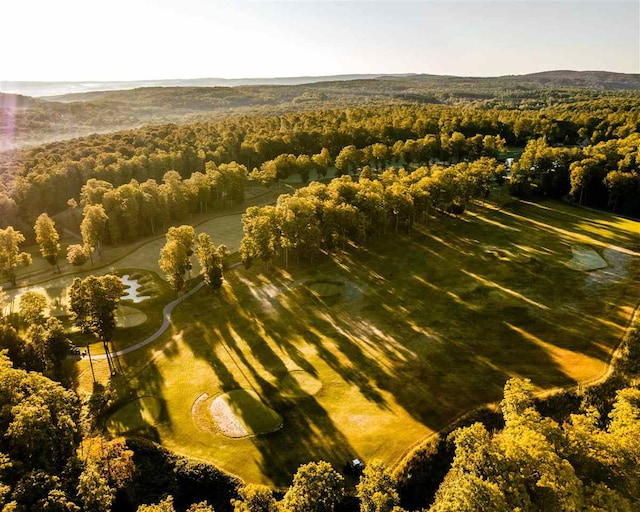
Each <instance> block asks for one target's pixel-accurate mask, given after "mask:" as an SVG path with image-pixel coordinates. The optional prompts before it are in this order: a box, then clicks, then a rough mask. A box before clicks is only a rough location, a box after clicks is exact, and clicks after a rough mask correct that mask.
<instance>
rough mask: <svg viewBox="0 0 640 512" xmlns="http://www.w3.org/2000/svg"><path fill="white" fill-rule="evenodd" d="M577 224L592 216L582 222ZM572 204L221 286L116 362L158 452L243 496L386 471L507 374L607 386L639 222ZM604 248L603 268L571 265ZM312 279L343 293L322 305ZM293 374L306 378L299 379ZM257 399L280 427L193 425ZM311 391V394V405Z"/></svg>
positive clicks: (485, 213)
mask: <svg viewBox="0 0 640 512" xmlns="http://www.w3.org/2000/svg"><path fill="white" fill-rule="evenodd" d="M583 214H584V215H583ZM600 218H601V221H602V223H603V225H607V226H609V227H608V228H607V230H606V231H602V232H597V233H596V232H593V230H589V229H585V227H584V222H595V221H596V218H595V214H593V213H592V212H584V211H583V210H579V209H576V208H571V207H569V206H566V205H564V204H557V203H552V202H546V203H543V204H536V203H530V204H527V203H511V204H507V205H504V206H498V205H495V204H493V205H488V207H486V208H482V207H480V206H474V207H473V210H472V211H471V212H470V213H469V214H468V215H465V216H463V217H461V218H455V217H450V216H446V215H439V216H438V217H437V218H435V219H431V220H430V222H429V223H428V224H427V225H426V226H423V227H419V228H418V229H417V230H416V231H414V232H413V233H411V234H410V235H407V236H402V237H397V238H396V237H394V238H392V239H389V238H388V237H386V238H381V239H379V240H372V241H371V243H370V244H368V245H367V247H366V249H359V250H354V251H352V252H348V253H344V254H339V255H336V256H335V257H334V258H332V259H328V258H327V259H324V260H322V261H321V262H320V263H316V264H315V265H313V266H310V265H309V266H300V267H292V268H290V269H288V271H287V272H284V271H282V272H280V271H277V270H273V271H272V272H271V273H268V274H264V273H263V272H262V266H261V265H256V267H255V268H253V269H251V270H250V271H245V270H244V269H238V270H236V271H234V272H228V273H227V275H226V283H225V285H224V286H223V288H222V289H221V290H219V291H217V292H212V291H210V290H206V289H205V290H203V291H202V292H199V293H198V294H196V295H194V296H193V297H191V298H190V299H188V300H186V301H185V302H184V303H183V304H181V305H180V306H178V307H177V308H176V310H175V312H174V315H173V317H172V329H171V330H170V331H169V332H167V333H166V334H165V335H164V336H163V337H162V338H161V339H160V340H159V341H158V342H156V343H153V344H152V345H150V346H148V347H145V348H144V349H142V350H140V351H137V352H134V353H131V354H129V355H127V356H126V357H123V358H121V361H120V363H121V364H122V371H124V372H125V375H126V378H127V380H128V382H129V383H130V385H131V386H132V387H133V388H134V389H137V390H138V392H139V394H142V395H153V396H157V397H159V398H161V399H162V401H163V404H164V405H165V407H166V415H163V416H162V418H163V421H160V422H157V423H156V425H155V426H156V428H157V432H158V435H159V438H160V440H161V441H162V443H163V444H164V445H166V446H167V447H169V448H171V449H174V450H176V451H178V452H180V453H183V454H188V455H191V456H195V457H200V458H204V459H207V460H211V461H213V462H215V463H216V464H218V465H220V466H221V467H223V468H224V469H226V470H228V471H231V472H232V473H234V474H237V475H239V476H240V477H242V478H244V479H246V480H247V481H250V482H260V483H268V484H276V485H287V484H288V483H289V482H290V476H291V474H292V473H293V472H295V470H296V468H297V467H298V465H299V464H301V463H304V462H307V461H309V460H317V459H325V460H329V461H330V462H332V463H333V464H334V465H335V466H336V467H342V465H343V464H344V462H345V461H346V460H348V459H349V458H353V457H356V456H357V457H359V458H362V459H364V460H365V461H367V460H371V459H373V458H379V459H382V460H383V461H385V462H387V463H393V462H394V461H396V460H397V459H398V458H400V457H401V456H402V454H403V453H405V452H406V451H407V450H408V449H409V448H410V447H411V446H412V445H413V444H414V443H416V442H418V441H419V440H420V439H422V438H424V437H425V436H427V435H429V434H430V433H432V432H433V431H435V430H438V429H440V428H442V427H443V426H444V425H445V424H446V423H448V422H449V421H451V420H452V419H453V418H455V417H456V416H458V415H459V414H461V413H463V412H465V411H467V410H469V409H470V408H472V407H474V406H477V405H480V404H483V403H486V402H489V401H494V400H497V399H499V398H500V396H501V394H502V388H503V385H504V382H505V381H506V380H507V379H508V378H510V377H513V376H520V377H527V378H531V379H532V380H533V382H534V384H535V385H536V386H538V387H539V388H551V387H555V386H564V385H570V384H572V383H575V382H579V381H586V380H591V379H594V378H597V377H598V376H599V375H601V374H602V373H603V372H604V371H605V369H606V367H607V364H608V361H609V357H610V353H611V351H612V350H613V348H614V347H615V346H616V345H617V343H618V341H619V339H620V337H621V336H622V334H623V332H624V329H625V328H626V325H627V322H628V320H629V316H630V314H631V312H632V311H633V308H634V307H635V305H636V303H637V300H638V296H639V295H640V279H639V277H640V264H639V260H640V258H639V257H638V256H635V254H636V253H637V252H638V250H639V247H638V245H639V244H640V240H639V233H640V224H639V223H633V222H631V221H624V222H619V221H618V220H617V218H616V217H614V216H610V215H605V214H602V215H600ZM576 244H585V245H588V246H589V247H593V248H595V249H596V250H597V251H598V252H599V254H601V255H602V257H603V258H604V259H605V260H607V262H608V263H609V267H608V268H606V269H603V270H596V271H594V272H584V271H578V270H573V269H571V268H569V267H568V266H567V265H566V262H567V261H569V260H571V258H572V247H573V246H574V245H576ZM309 283H331V284H335V283H343V284H341V286H340V288H341V290H342V293H340V294H338V295H337V296H335V298H333V299H332V300H331V301H328V302H327V301H319V300H317V296H315V295H314V294H311V293H309V288H308V284H309ZM292 375H296V376H300V378H292V377H291V376H292ZM239 389H246V390H251V391H252V392H254V393H255V394H256V396H258V397H259V399H260V401H261V402H262V403H264V404H265V405H266V406H268V407H270V408H271V409H273V410H274V411H276V412H277V413H278V414H280V415H281V416H282V418H283V420H284V426H283V428H282V429H281V430H278V431H277V432H274V433H271V434H265V435H260V436H256V437H251V438H246V439H229V438H228V437H225V436H223V435H222V434H220V433H219V432H206V431H204V432H203V430H202V429H201V428H198V425H197V424H196V421H194V418H193V417H192V413H191V412H192V406H193V404H194V402H195V401H196V400H197V399H198V397H200V396H201V395H202V394H203V393H206V394H208V395H209V396H215V395H217V394H220V393H228V392H232V391H234V390H239ZM311 391H313V392H311Z"/></svg>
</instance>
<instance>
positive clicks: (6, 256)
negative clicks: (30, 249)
mask: <svg viewBox="0 0 640 512" xmlns="http://www.w3.org/2000/svg"><path fill="white" fill-rule="evenodd" d="M24 241H25V238H24V236H23V235H22V233H20V231H16V230H15V229H13V227H12V226H9V227H8V228H6V229H0V272H1V273H2V274H3V275H4V276H5V277H6V278H7V279H9V281H10V282H11V284H12V285H14V286H15V285H16V277H17V272H18V268H19V267H26V266H27V265H30V264H31V255H30V254H29V253H26V252H20V244H21V243H23V242H24Z"/></svg>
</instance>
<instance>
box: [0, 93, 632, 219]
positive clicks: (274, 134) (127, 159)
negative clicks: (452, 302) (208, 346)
mask: <svg viewBox="0 0 640 512" xmlns="http://www.w3.org/2000/svg"><path fill="white" fill-rule="evenodd" d="M639 110H640V109H639V108H638V103H637V101H634V99H633V98H632V97H628V96H627V95H624V94H621V95H611V97H608V98H606V99H591V100H588V101H579V102H574V103H571V104H565V103H562V102H559V103H557V104H555V105H552V106H549V107H547V108H544V109H542V110H537V109H526V108H525V109H513V108H505V107H496V108H487V107H480V106H477V105H476V106H474V105H469V104H465V105H433V104H431V105H415V104H414V105H385V106H376V107H364V108H350V109H345V110H318V111H309V112H303V113H291V114H285V115H280V116H251V117H244V118H239V119H225V120H221V121H218V122H210V123H194V124H189V125H163V126H153V127H145V128H140V129H136V130H130V131H127V132H120V133H114V134H106V135H94V136H90V137H86V138H83V139H77V140H73V141H65V142H58V143H53V144H49V145H47V146H44V147H40V148H38V149H37V150H25V151H21V152H15V153H13V154H12V155H11V157H10V158H9V160H8V161H7V162H5V163H4V166H3V169H2V171H3V173H4V174H13V175H15V180H14V182H13V184H11V186H10V187H8V190H9V191H10V192H9V193H8V194H7V193H4V194H1V195H0V196H1V197H0V219H2V222H4V223H7V224H13V225H14V226H15V225H16V222H17V221H18V220H19V219H18V217H19V218H20V219H21V222H26V223H27V224H28V225H29V226H30V225H31V224H32V222H33V220H34V219H35V217H36V216H37V215H38V214H39V213H40V212H42V211H46V212H48V213H50V214H54V213H57V212H59V211H62V210H64V209H65V208H66V205H67V201H68V200H69V199H70V198H75V199H76V200H79V195H80V190H81V188H82V187H83V186H84V185H85V184H86V183H87V181H88V180H90V179H92V178H94V179H97V180H101V181H105V182H108V183H110V184H111V185H112V186H113V188H114V189H116V188H118V187H119V186H121V185H126V184H128V183H130V182H131V180H135V181H137V182H138V183H139V184H142V183H145V182H146V181H147V180H149V179H152V180H155V181H156V182H157V183H160V182H161V180H162V178H163V176H164V175H165V174H166V173H167V172H168V171H171V170H174V171H176V172H178V174H180V176H181V177H182V178H183V179H187V178H189V177H190V176H191V175H192V174H193V173H205V172H206V165H207V163H214V164H215V165H217V166H220V165H221V164H230V163H231V162H234V161H235V162H238V163H241V164H243V165H245V166H246V167H247V169H254V168H257V169H259V172H260V170H261V168H262V166H263V165H264V164H265V163H266V162H269V161H272V160H275V159H277V158H278V157H279V156H280V155H303V157H301V158H302V159H301V161H300V162H297V159H298V158H299V157H298V156H296V164H295V166H296V167H299V168H300V169H299V170H298V172H300V170H301V171H302V172H303V174H304V173H305V172H307V168H308V167H310V166H311V164H314V165H320V166H321V164H320V163H319V162H314V161H313V155H320V154H321V151H322V149H323V148H324V149H326V150H327V151H328V152H329V153H330V154H332V155H336V157H338V156H339V154H340V152H341V151H342V150H343V148H347V147H348V146H354V147H355V148H356V149H357V150H358V151H365V152H366V151H368V150H366V149H365V148H368V147H371V153H372V154H371V158H370V159H369V161H373V160H376V159H378V161H381V160H383V159H384V157H382V158H381V157H380V156H374V155H373V147H372V146H374V145H376V144H383V145H385V146H387V149H388V150H390V151H391V153H392V155H393V157H394V158H395V159H398V158H402V159H403V161H404V162H405V163H407V162H409V161H414V162H419V161H422V162H426V161H427V158H426V157H429V158H439V159H441V160H442V159H448V158H458V159H460V158H470V159H471V158H474V157H477V156H482V155H486V156H493V155H494V154H495V151H496V149H499V147H500V145H501V144H502V142H501V141H505V142H506V143H507V144H510V145H524V144H525V143H526V142H527V141H528V140H531V139H534V138H540V137H544V138H546V140H547V141H548V143H549V144H550V145H557V144H572V145H573V144H577V143H578V142H580V143H592V144H597V143H599V142H606V141H608V140H612V139H619V138H624V137H626V136H628V135H630V134H632V133H635V132H637V123H638V117H639ZM487 136H489V137H493V140H491V139H486V137H487ZM380 151H382V148H381V147H380V146H376V152H380ZM305 157H308V158H309V159H310V160H307V158H305ZM349 159H350V158H349V157H348V155H345V158H337V162H338V166H340V167H342V166H343V160H345V162H344V165H345V166H347V167H348V166H350V165H351V163H350V162H349ZM281 160H283V157H281ZM287 160H289V158H287ZM364 160H367V158H366V156H365V158H364ZM281 164H283V165H281ZM290 164H291V162H284V161H281V162H279V163H277V164H275V163H272V164H269V165H267V166H266V167H265V169H264V173H265V174H266V176H267V177H269V176H271V175H273V173H274V166H275V167H277V171H275V172H276V174H277V173H278V172H279V173H280V174H282V173H283V172H284V173H286V172H290V171H286V170H283V169H286V168H287V167H290Z"/></svg>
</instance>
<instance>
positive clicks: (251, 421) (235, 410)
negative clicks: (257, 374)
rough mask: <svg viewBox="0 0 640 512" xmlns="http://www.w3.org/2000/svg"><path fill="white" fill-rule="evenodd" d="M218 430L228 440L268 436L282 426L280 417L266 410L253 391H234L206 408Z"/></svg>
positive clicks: (267, 408) (268, 408) (272, 411)
mask: <svg viewBox="0 0 640 512" xmlns="http://www.w3.org/2000/svg"><path fill="white" fill-rule="evenodd" d="M209 413H210V414H211V417H212V418H213V421H214V422H215V423H216V426H217V428H218V430H219V431H220V432H221V433H222V434H223V435H225V436H227V437H233V438H241V437H248V436H255V435H258V434H267V433H269V432H274V431H276V430H279V429H280V428H281V427H282V424H283V422H282V416H280V415H279V414H278V413H277V412H276V411H274V410H273V409H271V408H270V407H267V406H266V405H265V404H264V403H262V400H261V399H260V397H259V396H258V394H257V393H255V392H254V391H250V390H247V389H236V390H233V391H229V392H228V393H224V394H222V395H218V396H217V397H216V398H215V399H214V400H213V401H212V402H211V405H210V406H209Z"/></svg>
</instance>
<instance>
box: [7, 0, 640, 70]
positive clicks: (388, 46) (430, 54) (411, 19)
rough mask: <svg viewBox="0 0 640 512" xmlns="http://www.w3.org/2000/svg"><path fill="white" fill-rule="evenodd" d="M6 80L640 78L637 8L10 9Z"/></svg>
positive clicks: (456, 2)
mask: <svg viewBox="0 0 640 512" xmlns="http://www.w3.org/2000/svg"><path fill="white" fill-rule="evenodd" d="M0 56H1V57H0V81H8V80H15V81H18V80H24V81H106V80H144V79H176V78H201V77H216V78H254V77H260V78H266V77H285V76H321V75H337V74H355V73H380V74H382V73H432V74H449V75H461V76H500V75H507V74H524V73H530V72H537V71H545V70H552V69H572V70H607V71H618V72H625V73H640V0H630V1H616V0H609V1H595V0H582V1H579V2H572V1H569V0H555V1H533V0H529V1H527V0H510V1H498V0H470V1H461V0H439V1H435V0H434V1H431V0H423V1H413V2H405V1H373V2H372V1H362V0H338V1H327V0H288V1H277V2H275V1H270V0H254V1H246V0H236V1H217V0H20V1H14V0H4V1H2V2H0Z"/></svg>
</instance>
